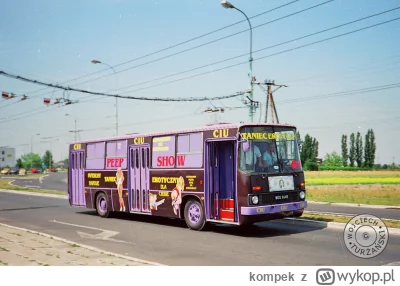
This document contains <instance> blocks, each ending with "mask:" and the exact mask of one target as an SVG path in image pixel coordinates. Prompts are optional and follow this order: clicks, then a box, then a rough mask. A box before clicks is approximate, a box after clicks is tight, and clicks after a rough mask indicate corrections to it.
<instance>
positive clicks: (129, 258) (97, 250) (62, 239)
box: [0, 223, 167, 266]
mask: <svg viewBox="0 0 400 286" xmlns="http://www.w3.org/2000/svg"><path fill="white" fill-rule="evenodd" d="M0 225H2V226H5V227H9V228H14V229H18V230H23V231H26V232H31V233H36V234H38V235H41V236H45V237H48V238H52V239H55V240H59V241H62V242H65V243H69V244H75V245H78V246H80V247H82V248H86V249H89V250H92V251H96V252H99V253H101V254H109V255H113V256H115V257H119V258H124V259H127V260H130V261H135V262H140V263H145V264H149V265H152V266H167V265H166V264H161V263H157V262H153V261H148V260H143V259H139V258H136V257H131V256H125V255H121V254H118V253H115V252H111V251H106V250H102V249H99V248H96V247H93V246H89V245H85V244H81V243H77V242H74V241H70V240H67V239H64V238H61V237H57V236H54V235H50V234H47V233H44V232H38V231H35V230H31V229H26V228H22V227H16V226H13V225H9V224H5V223H0Z"/></svg>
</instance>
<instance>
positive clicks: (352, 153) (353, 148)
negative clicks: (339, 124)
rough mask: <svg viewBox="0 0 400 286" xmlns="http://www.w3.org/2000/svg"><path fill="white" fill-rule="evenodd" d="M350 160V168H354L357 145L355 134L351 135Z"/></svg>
mask: <svg viewBox="0 0 400 286" xmlns="http://www.w3.org/2000/svg"><path fill="white" fill-rule="evenodd" d="M349 160H350V166H351V167H354V162H355V160H356V144H355V139H354V133H351V134H350V150H349Z"/></svg>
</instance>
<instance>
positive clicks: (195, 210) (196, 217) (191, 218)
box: [184, 200, 206, 230]
mask: <svg viewBox="0 0 400 286" xmlns="http://www.w3.org/2000/svg"><path fill="white" fill-rule="evenodd" d="M184 216H185V221H186V225H187V226H188V227H189V228H190V229H193V230H202V229H203V228H204V226H205V224H206V219H205V215H204V209H203V206H202V205H201V203H200V202H199V201H197V200H189V201H188V202H187V203H186V204H185V210H184Z"/></svg>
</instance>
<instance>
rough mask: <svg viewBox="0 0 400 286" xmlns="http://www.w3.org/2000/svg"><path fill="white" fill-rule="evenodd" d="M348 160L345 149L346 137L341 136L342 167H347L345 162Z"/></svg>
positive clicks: (347, 153)
mask: <svg viewBox="0 0 400 286" xmlns="http://www.w3.org/2000/svg"><path fill="white" fill-rule="evenodd" d="M348 158H349V152H348V149H347V135H344V134H343V135H342V162H343V166H345V167H346V166H347V160H348Z"/></svg>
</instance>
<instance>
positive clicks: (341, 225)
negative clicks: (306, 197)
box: [282, 217, 400, 236]
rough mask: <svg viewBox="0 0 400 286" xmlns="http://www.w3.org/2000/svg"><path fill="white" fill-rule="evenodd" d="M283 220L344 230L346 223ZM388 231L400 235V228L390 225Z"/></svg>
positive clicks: (390, 233) (298, 219)
mask: <svg viewBox="0 0 400 286" xmlns="http://www.w3.org/2000/svg"><path fill="white" fill-rule="evenodd" d="M282 221H284V222H285V221H287V222H285V223H288V224H290V223H293V222H295V223H296V224H302V225H306V226H314V227H315V226H322V227H325V228H330V229H341V230H344V228H345V226H346V224H345V223H341V222H326V221H318V220H309V219H301V218H291V217H288V218H284V219H283V220H282ZM387 229H388V232H389V235H399V236H400V228H392V227H388V228H387Z"/></svg>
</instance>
